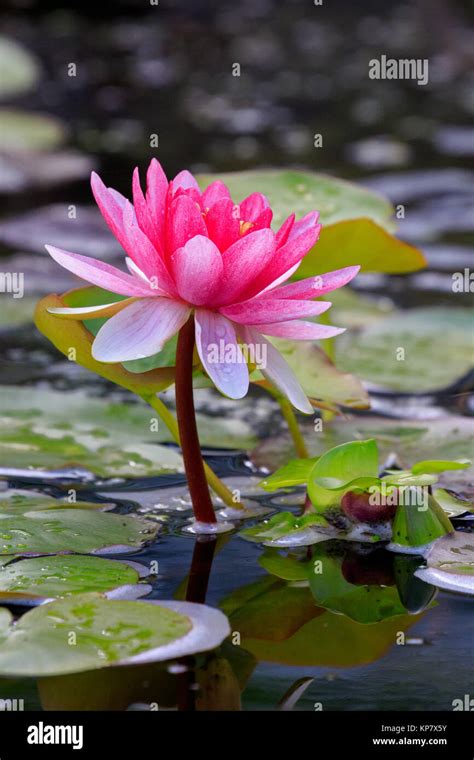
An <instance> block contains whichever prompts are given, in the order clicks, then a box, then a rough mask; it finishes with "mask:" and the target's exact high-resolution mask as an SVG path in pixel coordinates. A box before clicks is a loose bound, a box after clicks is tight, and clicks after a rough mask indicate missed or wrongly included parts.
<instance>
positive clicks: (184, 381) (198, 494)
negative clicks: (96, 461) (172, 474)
mask: <svg viewBox="0 0 474 760" xmlns="http://www.w3.org/2000/svg"><path fill="white" fill-rule="evenodd" d="M193 351H194V317H193V316H191V317H190V318H189V319H188V321H187V322H186V324H185V325H184V327H182V328H181V330H180V332H179V336H178V348H177V351H176V412H177V417H178V428H179V438H180V442H181V451H182V454H183V461H184V469H185V471H186V476H187V479H188V487H189V493H190V494H191V501H192V504H193V510H194V515H195V517H196V520H197V521H198V522H203V523H215V522H217V520H216V516H215V514H214V507H213V506H212V501H211V496H210V494H209V488H208V485H207V480H206V473H205V470H204V461H203V458H202V454H201V446H200V444H199V436H198V431H197V425H196V413H195V409H194V397H193Z"/></svg>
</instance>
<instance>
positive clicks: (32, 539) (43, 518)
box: [0, 509, 160, 556]
mask: <svg viewBox="0 0 474 760" xmlns="http://www.w3.org/2000/svg"><path fill="white" fill-rule="evenodd" d="M159 527H160V526H159V525H158V524H157V523H155V522H151V521H148V520H144V519H143V518H141V517H135V516H128V515H117V514H106V513H102V512H95V511H91V510H86V509H58V510H45V511H40V510H38V511H33V512H26V513H25V514H23V515H19V516H17V515H15V516H12V515H9V514H8V513H6V514H0V555H2V554H17V555H21V556H27V555H31V554H56V553H58V552H74V553H77V554H87V553H102V554H103V553H109V554H110V553H119V552H128V551H133V550H134V549H138V548H141V547H142V546H143V545H144V544H145V543H147V542H149V541H151V540H152V539H154V538H155V536H156V534H157V533H158V530H159Z"/></svg>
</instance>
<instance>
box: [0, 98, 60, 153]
mask: <svg viewBox="0 0 474 760" xmlns="http://www.w3.org/2000/svg"><path fill="white" fill-rule="evenodd" d="M0 132H1V134H2V150H4V151H5V152H7V153H8V152H9V151H35V150H37V151H43V150H51V149H53V148H56V147H57V146H58V145H60V144H61V143H62V142H63V141H64V140H65V138H66V129H65V126H64V124H63V123H62V122H61V121H59V119H56V118H55V117H54V116H49V115H47V114H40V113H36V112H33V111H21V110H20V109H13V108H0Z"/></svg>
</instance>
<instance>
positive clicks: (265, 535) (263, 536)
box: [240, 512, 334, 546]
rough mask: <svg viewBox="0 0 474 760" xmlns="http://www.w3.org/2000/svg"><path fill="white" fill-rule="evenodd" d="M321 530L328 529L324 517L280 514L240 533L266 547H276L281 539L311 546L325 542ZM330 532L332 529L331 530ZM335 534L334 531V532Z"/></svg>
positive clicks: (289, 542) (285, 541) (248, 539)
mask: <svg viewBox="0 0 474 760" xmlns="http://www.w3.org/2000/svg"><path fill="white" fill-rule="evenodd" d="M320 528H323V529H325V528H328V524H327V522H326V520H325V519H324V517H323V516H322V515H316V514H308V515H301V516H297V515H293V514H292V513H291V512H278V514H276V515H273V517H270V519H269V520H263V521H262V522H260V523H258V524H257V525H254V526H252V527H251V528H244V530H242V531H240V535H241V536H242V538H245V539H247V541H255V542H256V543H264V544H265V545H267V546H268V545H272V544H273V545H275V544H276V543H277V542H278V541H279V539H283V540H284V543H282V545H287V544H295V545H296V544H299V543H300V542H302V543H303V545H305V546H306V545H309V544H311V543H313V542H314V541H318V540H319V541H323V540H325V538H327V536H325V535H324V530H323V532H322V533H321V534H320V533H319V529H320ZM329 532H331V529H330V528H329ZM332 532H334V531H332Z"/></svg>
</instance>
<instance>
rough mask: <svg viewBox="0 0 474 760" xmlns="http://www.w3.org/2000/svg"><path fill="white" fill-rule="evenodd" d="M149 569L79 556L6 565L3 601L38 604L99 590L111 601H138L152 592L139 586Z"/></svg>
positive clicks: (1, 573) (0, 589)
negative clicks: (138, 598)
mask: <svg viewBox="0 0 474 760" xmlns="http://www.w3.org/2000/svg"><path fill="white" fill-rule="evenodd" d="M139 570H140V571H141V573H142V574H143V571H145V574H147V570H146V568H144V567H141V566H139V565H136V564H135V563H131V564H128V563H126V562H117V561H116V560H110V559H102V558H100V557H89V556H79V555H74V554H72V555H58V556H51V557H34V558H32V559H23V560H19V561H18V562H10V563H8V564H5V563H3V566H2V567H1V568H0V601H3V603H6V602H8V597H9V596H10V595H13V594H15V595H17V597H18V599H17V600H16V601H15V603H19V600H20V597H21V601H22V602H25V603H32V602H33V603H34V602H36V603H38V602H41V601H44V600H45V599H50V598H56V597H65V596H71V595H72V594H84V593H87V592H91V591H95V592H98V593H104V594H107V596H108V597H109V598H136V597H137V596H143V595H144V594H146V593H148V592H149V591H150V590H151V586H149V585H145V584H141V585H139V584H138V581H139V580H140V577H141V574H140V572H139Z"/></svg>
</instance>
